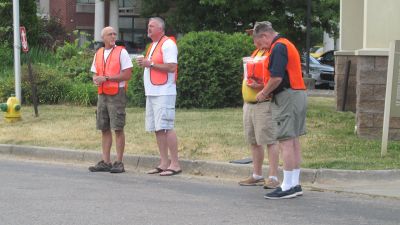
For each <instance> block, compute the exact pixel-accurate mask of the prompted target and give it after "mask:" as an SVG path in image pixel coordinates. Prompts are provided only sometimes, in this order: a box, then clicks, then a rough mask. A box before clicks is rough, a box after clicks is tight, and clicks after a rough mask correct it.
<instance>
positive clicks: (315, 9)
mask: <svg viewBox="0 0 400 225" xmlns="http://www.w3.org/2000/svg"><path fill="white" fill-rule="evenodd" d="M160 5H162V6H163V7H164V8H162V10H160V8H161V7H159V6H160ZM142 7H143V13H142V14H143V16H154V15H161V14H163V13H165V12H168V13H167V14H166V15H165V17H166V20H167V24H169V25H170V26H172V27H173V28H174V29H175V30H176V31H177V32H179V33H183V34H184V33H188V32H190V31H202V30H214V31H223V32H227V33H233V32H244V31H245V30H246V29H250V28H252V26H253V24H254V23H255V22H256V21H263V20H268V21H270V22H272V24H273V26H274V28H275V30H277V31H279V32H280V33H282V34H284V35H285V36H287V37H288V38H289V39H291V40H292V41H293V42H295V43H296V45H297V46H298V47H300V46H304V45H305V36H306V35H305V32H306V24H307V23H306V21H307V1H298V0H247V1H242V0H229V1H228V0H175V1H166V0H147V1H146V4H143V5H142ZM311 21H312V27H313V29H314V30H317V31H322V30H324V31H326V32H328V33H330V34H331V35H332V36H334V37H337V36H338V21H339V0H313V1H312V18H311ZM314 33H315V32H314ZM320 36H321V37H322V34H321V35H320ZM317 41H320V40H317ZM312 42H314V43H315V42H316V40H312Z"/></svg>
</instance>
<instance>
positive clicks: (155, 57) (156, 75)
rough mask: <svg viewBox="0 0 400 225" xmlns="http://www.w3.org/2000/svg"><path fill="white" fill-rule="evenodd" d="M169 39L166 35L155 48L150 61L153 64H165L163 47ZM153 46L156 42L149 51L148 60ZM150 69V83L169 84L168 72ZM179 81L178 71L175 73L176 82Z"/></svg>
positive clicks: (147, 53)
mask: <svg viewBox="0 0 400 225" xmlns="http://www.w3.org/2000/svg"><path fill="white" fill-rule="evenodd" d="M168 39H169V37H167V36H165V35H164V36H162V37H161V39H160V40H159V41H158V42H157V45H156V47H155V48H154V50H153V53H152V54H151V56H150V60H151V61H152V62H154V63H155V64H163V63H164V60H163V52H162V45H163V44H164V42H165V41H166V40H168ZM153 44H154V42H153V43H151V45H150V46H149V48H148V49H147V52H146V58H147V57H148V56H149V54H150V50H151V49H152V47H153ZM149 69H150V82H151V83H152V84H153V85H163V84H166V83H167V81H168V72H166V71H161V70H158V69H155V68H149ZM177 79H178V70H176V71H175V82H176V80H177Z"/></svg>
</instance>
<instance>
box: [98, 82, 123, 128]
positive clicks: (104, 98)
mask: <svg viewBox="0 0 400 225" xmlns="http://www.w3.org/2000/svg"><path fill="white" fill-rule="evenodd" d="M126 103H127V97H126V93H125V88H119V91H118V94H116V95H104V94H102V95H98V99H97V110H96V128H97V129H98V130H110V129H111V130H123V129H124V126H125V116H126V112H125V108H126Z"/></svg>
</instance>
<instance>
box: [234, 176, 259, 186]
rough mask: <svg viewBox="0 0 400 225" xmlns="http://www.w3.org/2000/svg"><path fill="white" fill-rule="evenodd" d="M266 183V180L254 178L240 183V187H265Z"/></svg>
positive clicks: (251, 177)
mask: <svg viewBox="0 0 400 225" xmlns="http://www.w3.org/2000/svg"><path fill="white" fill-rule="evenodd" d="M264 183H265V179H264V178H261V179H257V180H256V179H254V178H253V176H250V177H248V178H247V179H245V180H242V181H240V182H239V185H240V186H263V185H264Z"/></svg>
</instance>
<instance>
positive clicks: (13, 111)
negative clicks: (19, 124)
mask: <svg viewBox="0 0 400 225" xmlns="http://www.w3.org/2000/svg"><path fill="white" fill-rule="evenodd" d="M0 109H1V111H3V112H6V114H5V116H4V117H5V120H6V121H7V122H15V121H18V120H21V104H20V103H19V101H18V99H17V98H16V97H15V96H14V95H11V97H9V98H8V100H7V103H1V104H0Z"/></svg>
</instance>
